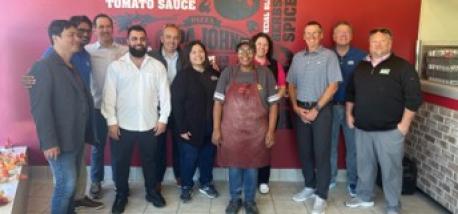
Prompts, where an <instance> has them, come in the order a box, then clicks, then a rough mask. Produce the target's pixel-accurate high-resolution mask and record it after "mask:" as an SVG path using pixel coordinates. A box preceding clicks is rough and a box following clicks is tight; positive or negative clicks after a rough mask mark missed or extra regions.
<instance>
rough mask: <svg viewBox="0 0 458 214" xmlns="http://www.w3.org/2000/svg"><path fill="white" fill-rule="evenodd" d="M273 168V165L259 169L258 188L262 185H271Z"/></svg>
mask: <svg viewBox="0 0 458 214" xmlns="http://www.w3.org/2000/svg"><path fill="white" fill-rule="evenodd" d="M271 167H272V166H271V165H268V166H265V167H261V168H258V186H259V185H261V184H262V183H266V184H268V183H269V179H270V168H271Z"/></svg>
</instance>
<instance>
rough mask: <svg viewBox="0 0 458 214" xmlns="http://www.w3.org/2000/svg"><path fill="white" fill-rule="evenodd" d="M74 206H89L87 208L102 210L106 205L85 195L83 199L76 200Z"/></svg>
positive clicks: (76, 207) (77, 207)
mask: <svg viewBox="0 0 458 214" xmlns="http://www.w3.org/2000/svg"><path fill="white" fill-rule="evenodd" d="M74 206H75V209H80V208H83V207H87V208H94V209H96V210H100V209H103V208H104V207H105V205H103V203H102V202H98V201H94V200H92V199H90V198H89V197H87V196H84V198H82V199H79V200H75V202H74Z"/></svg>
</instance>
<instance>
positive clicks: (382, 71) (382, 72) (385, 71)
mask: <svg viewBox="0 0 458 214" xmlns="http://www.w3.org/2000/svg"><path fill="white" fill-rule="evenodd" d="M390 71H391V69H389V68H382V69H380V74H384V75H388V74H390Z"/></svg>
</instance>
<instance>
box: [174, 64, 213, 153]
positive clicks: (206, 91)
mask: <svg viewBox="0 0 458 214" xmlns="http://www.w3.org/2000/svg"><path fill="white" fill-rule="evenodd" d="M218 78H219V72H217V71H215V70H213V69H206V70H205V71H204V72H203V73H200V72H198V71H196V70H194V69H193V68H192V67H191V68H185V69H183V71H182V72H179V73H178V74H177V76H176V77H175V80H174V81H173V83H172V89H171V91H172V112H173V117H174V120H175V121H174V122H175V125H176V128H177V132H178V134H182V133H186V132H188V131H189V132H190V133H191V135H192V136H191V140H189V141H187V140H185V139H183V138H181V137H180V139H181V140H182V141H183V142H186V143H190V144H193V145H196V146H200V145H202V144H203V143H204V137H205V134H206V132H207V130H208V129H209V128H212V118H213V117H212V115H213V93H214V91H215V88H216V83H217V82H218Z"/></svg>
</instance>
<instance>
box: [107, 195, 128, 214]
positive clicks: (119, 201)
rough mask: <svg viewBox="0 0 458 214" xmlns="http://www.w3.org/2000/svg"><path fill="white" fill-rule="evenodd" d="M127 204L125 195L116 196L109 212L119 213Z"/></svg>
mask: <svg viewBox="0 0 458 214" xmlns="http://www.w3.org/2000/svg"><path fill="white" fill-rule="evenodd" d="M126 205H127V198H125V197H118V196H117V197H116V199H115V201H114V203H113V207H112V208H111V213H113V214H120V213H123V212H124V209H125V208H126Z"/></svg>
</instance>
